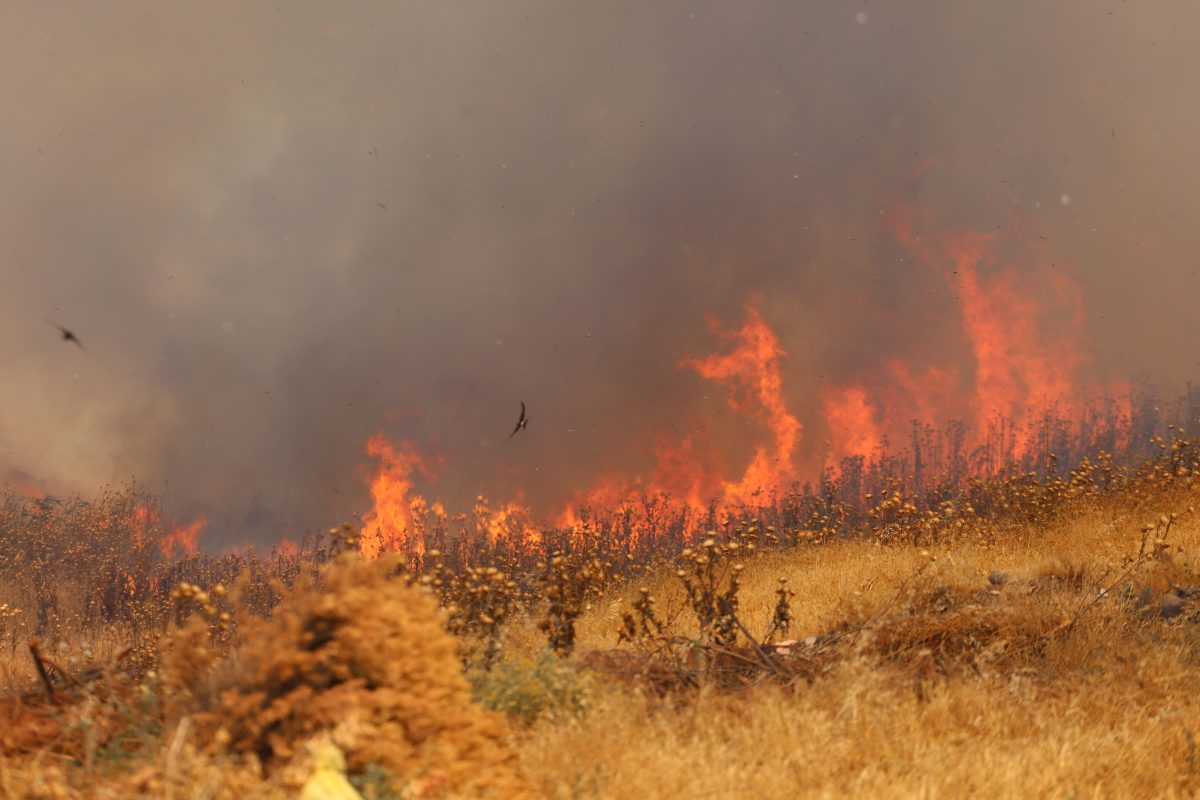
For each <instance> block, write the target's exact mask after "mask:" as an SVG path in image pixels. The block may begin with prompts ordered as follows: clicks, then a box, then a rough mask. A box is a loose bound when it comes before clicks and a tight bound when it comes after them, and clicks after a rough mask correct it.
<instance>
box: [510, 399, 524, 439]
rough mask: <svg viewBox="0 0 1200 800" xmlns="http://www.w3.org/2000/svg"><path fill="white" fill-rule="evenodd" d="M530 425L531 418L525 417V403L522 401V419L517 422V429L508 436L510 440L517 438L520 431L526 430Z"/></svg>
mask: <svg viewBox="0 0 1200 800" xmlns="http://www.w3.org/2000/svg"><path fill="white" fill-rule="evenodd" d="M528 424H529V417H527V416H525V401H524V400H522V401H521V418H520V419H519V420H517V427H515V428H513V432H512V433H510V434H509V435H508V438H510V439H511V438H512V437H514V436H516V435H517V433H518V432H519V431H521V430H522V429H524V428H525V426H526V425H528Z"/></svg>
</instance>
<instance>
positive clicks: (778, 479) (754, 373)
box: [682, 306, 801, 503]
mask: <svg viewBox="0 0 1200 800" xmlns="http://www.w3.org/2000/svg"><path fill="white" fill-rule="evenodd" d="M709 327H710V328H712V330H713V331H714V332H715V333H717V334H718V335H720V336H722V337H724V338H726V339H732V340H734V341H736V342H737V346H736V347H735V348H734V349H733V352H731V353H728V354H726V355H714V356H709V357H708V358H700V359H685V360H684V361H683V364H682V365H683V366H685V367H690V368H691V369H694V370H695V371H696V372H698V373H699V374H700V375H701V376H703V377H705V378H707V379H709V380H714V381H717V382H718V383H721V384H724V385H726V386H729V387H730V388H731V390H732V392H731V394H730V396H729V398H728V403H729V407H730V408H732V409H733V410H734V411H737V412H739V413H745V414H746V415H747V416H751V417H757V418H759V419H760V420H762V421H763V422H764V423H765V424H766V426H767V428H768V430H769V431H770V432H771V442H770V443H768V444H758V445H756V446H755V450H754V458H753V460H751V462H750V464H749V465H748V466H747V467H746V470H745V472H744V473H743V474H742V477H741V478H740V479H739V480H737V481H730V482H725V483H724V485H723V487H722V500H723V501H724V502H725V503H746V502H749V501H750V499H751V497H752V496H753V495H754V494H755V493H756V492H758V491H760V490H767V491H770V490H772V489H775V488H777V487H779V486H782V485H784V484H785V483H786V482H787V481H788V480H789V479H790V478H791V477H792V474H793V469H794V467H793V464H792V456H793V454H794V453H795V450H796V445H797V444H798V443H799V441H800V431H801V426H800V421H799V420H798V419H796V417H795V416H794V415H793V414H792V413H791V412H790V411H788V408H787V403H786V402H785V400H784V396H783V379H782V377H781V376H780V371H779V360H780V358H782V357H783V356H784V355H785V352H784V350H783V348H782V347H780V345H779V337H778V336H776V335H775V331H773V330H771V328H770V327H769V326H768V325H767V323H766V322H765V321H764V320H763V318H762V315H761V314H759V313H758V309H756V308H755V307H754V306H746V322H745V324H744V325H742V327H741V328H740V329H739V330H736V331H723V330H721V327H720V325H719V324H717V322H716V321H714V320H712V319H710V320H709Z"/></svg>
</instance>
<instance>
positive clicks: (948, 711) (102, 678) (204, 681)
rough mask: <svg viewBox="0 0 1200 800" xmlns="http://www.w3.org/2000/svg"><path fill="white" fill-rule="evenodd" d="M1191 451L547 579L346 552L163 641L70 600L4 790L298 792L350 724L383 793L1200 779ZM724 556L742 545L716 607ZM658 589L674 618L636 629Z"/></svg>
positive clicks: (1149, 784) (566, 569)
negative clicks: (1143, 465)
mask: <svg viewBox="0 0 1200 800" xmlns="http://www.w3.org/2000/svg"><path fill="white" fill-rule="evenodd" d="M1164 463H1166V462H1164ZM1168 467H1169V468H1167V467H1162V468H1160V466H1154V465H1151V468H1148V469H1146V470H1144V471H1143V472H1142V473H1140V477H1136V476H1135V477H1133V478H1131V479H1130V480H1128V481H1125V482H1123V483H1122V484H1121V485H1120V486H1119V487H1118V488H1116V489H1113V490H1111V491H1104V492H1100V491H1097V490H1096V486H1097V484H1096V483H1094V482H1091V479H1090V478H1089V479H1088V481H1081V482H1080V483H1079V484H1078V486H1077V487H1075V488H1071V487H1069V486H1067V485H1066V484H1062V485H1059V484H1054V483H1053V482H1052V481H1047V482H1046V483H1042V484H1038V485H1033V484H1028V485H1022V486H1015V484H1009V485H1007V488H1004V487H1001V489H998V490H997V492H998V493H999V492H1007V493H1008V494H1007V495H1003V496H1001V495H1000V494H997V495H996V496H997V497H1001V499H1003V500H1004V502H1010V501H1011V502H1012V503H1013V504H1015V509H1016V510H1015V512H1013V513H998V514H992V515H983V514H982V513H975V512H969V513H962V512H959V511H954V512H951V511H935V510H934V509H933V508H932V507H931V508H930V509H928V510H927V511H921V512H920V513H914V512H905V513H906V514H907V517H905V518H904V519H903V520H902V524H900V523H897V522H896V521H895V520H894V519H890V518H889V519H883V520H882V521H881V522H880V526H881V528H880V529H881V530H882V529H886V531H887V532H888V535H886V536H883V535H876V536H870V537H864V538H862V539H855V540H851V539H838V538H833V539H829V537H825V538H826V541H825V542H824V543H822V544H803V543H801V544H797V545H795V546H763V547H761V548H759V549H757V551H756V552H755V553H754V554H753V555H751V554H749V553H748V552H747V551H748V550H749V548H748V547H747V545H746V544H745V543H746V542H747V541H753V540H754V539H755V537H756V536H759V535H760V534H759V533H757V532H756V528H755V525H754V524H751V523H746V524H745V525H743V526H742V527H741V528H737V529H734V527H733V526H731V528H730V530H729V531H728V532H726V533H725V534H724V535H725V538H724V539H723V540H722V541H723V544H712V545H709V546H704V545H697V546H694V547H693V548H692V549H690V550H689V551H688V552H689V553H690V555H681V556H678V557H676V558H665V559H664V560H662V561H661V562H660V563H659V565H658V566H656V567H654V568H653V569H651V570H649V571H648V572H645V573H641V574H637V575H635V576H634V577H633V578H631V579H629V580H625V581H620V580H617V581H615V582H614V581H613V579H612V576H611V575H610V574H609V573H608V567H606V566H605V565H604V564H603V563H602V561H601V560H598V559H597V558H593V557H592V556H588V555H587V554H579V553H566V554H562V555H561V557H560V558H559V560H558V561H554V559H546V560H544V561H543V562H542V563H541V564H540V565H539V566H538V567H537V568H536V569H535V571H534V572H533V573H532V574H533V578H532V580H531V581H524V580H523V579H522V578H521V577H520V576H517V575H505V574H504V573H502V572H501V571H499V570H497V569H495V568H484V567H480V568H477V569H474V570H467V571H463V572H458V573H453V572H451V571H450V570H448V569H442V568H440V567H439V568H437V569H435V570H434V571H432V572H430V573H428V574H426V575H425V576H424V578H421V579H420V580H419V581H418V579H417V576H410V575H408V574H406V573H405V572H404V571H403V570H402V569H401V568H400V567H401V564H400V561H399V560H397V559H396V558H385V559H381V560H379V561H376V562H372V563H363V562H360V561H357V560H356V559H355V558H352V557H348V556H343V557H341V558H334V557H333V556H330V558H329V559H325V561H326V562H327V563H323V564H310V565H308V566H306V567H305V568H304V569H300V568H298V567H297V568H290V571H288V572H286V573H285V575H286V576H290V579H291V581H292V585H290V586H286V585H284V584H285V582H284V581H282V580H280V579H276V578H271V579H270V580H266V579H264V578H263V577H262V576H261V575H259V576H257V577H256V576H253V575H251V576H248V577H247V578H245V579H244V580H243V582H242V584H241V585H242V587H243V591H244V592H245V593H248V595H249V597H248V599H245V600H243V602H241V603H235V602H233V601H232V598H233V597H234V596H235V595H237V594H238V592H237V591H235V590H232V589H231V591H230V593H229V595H228V596H227V597H224V598H220V597H218V595H217V593H216V592H215V591H207V590H204V589H199V588H197V587H194V586H191V585H189V586H188V587H187V588H186V591H184V592H183V595H186V597H184V596H182V595H180V593H179V592H178V591H177V592H175V597H174V598H173V599H172V600H171V604H170V605H163V606H161V607H158V608H155V609H151V610H150V611H151V612H152V614H151V615H150V616H151V617H152V618H153V619H155V620H158V621H160V622H161V624H163V625H166V626H167V633H166V634H165V635H164V636H162V637H155V639H154V646H153V648H152V649H153V652H150V653H148V654H146V659H147V660H144V661H138V662H136V663H129V662H125V661H120V660H118V659H116V658H115V656H116V655H117V653H118V652H119V650H120V645H121V643H122V642H124V641H126V640H127V638H128V633H129V631H128V629H127V627H122V626H121V625H116V626H114V628H113V629H112V630H111V631H110V629H109V628H106V627H105V626H104V624H103V620H102V619H100V618H91V617H89V618H87V622H88V624H87V625H81V626H79V627H78V628H77V629H76V630H75V635H74V638H72V636H71V635H70V633H71V631H70V629H67V628H62V627H61V623H60V631H61V638H62V639H63V641H64V642H66V643H67V646H66V648H65V650H63V651H62V653H61V654H60V653H59V650H58V649H57V648H47V649H48V650H50V652H48V653H47V654H46V655H47V658H48V659H49V660H48V661H46V664H44V665H43V666H46V665H49V667H48V668H49V669H50V670H51V674H54V673H58V674H59V678H60V679H59V681H58V683H56V684H53V685H52V691H53V693H54V696H53V697H52V698H50V697H47V694H48V693H49V692H48V691H47V690H46V687H45V686H41V685H39V684H38V683H37V682H35V681H34V680H33V679H32V677H31V676H32V674H33V672H32V670H31V665H32V664H33V661H32V659H31V658H30V656H29V653H28V652H27V651H24V650H21V649H19V648H17V647H15V646H11V645H10V649H9V652H8V654H7V658H9V659H10V660H11V661H10V667H9V672H10V675H11V680H12V685H13V686H14V688H15V689H16V690H17V691H15V692H13V693H10V694H9V695H7V696H6V697H4V698H3V699H0V792H2V793H3V794H4V795H5V796H11V797H61V798H85V797H97V798H101V797H103V798H109V797H111V798H117V797H129V796H133V795H136V794H139V793H140V794H149V795H151V796H162V797H175V798H185V797H196V798H200V797H205V798H208V797H251V796H253V797H294V796H296V793H297V791H298V790H299V789H300V787H302V786H304V785H305V784H306V783H307V782H308V781H309V780H310V779H312V778H313V776H314V775H317V774H321V770H322V769H325V768H324V767H319V766H318V761H317V756H316V753H318V752H323V751H321V748H323V747H326V746H327V745H328V743H329V742H333V743H334V744H336V745H337V746H338V747H339V748H340V751H341V752H342V753H344V754H345V756H346V762H347V775H348V777H349V778H350V779H352V780H353V781H355V783H356V785H357V786H358V789H359V791H360V792H362V794H363V796H367V797H380V798H397V797H403V798H415V797H428V798H437V797H441V798H450V797H464V798H466V797H484V796H489V795H488V792H490V793H491V794H490V796H495V797H519V796H532V797H548V798H623V797H637V798H702V797H713V798H725V797H731V798H741V797H746V798H774V797H780V798H782V797H788V798H790V797H826V796H828V797H844V796H854V797H964V796H971V797H977V796H982V797H1030V796H1036V797H1061V798H1068V797H1190V796H1197V795H1198V794H1200V754H1198V753H1197V749H1198V745H1197V737H1198V736H1200V693H1197V691H1196V690H1197V688H1200V681H1197V672H1198V669H1200V625H1198V624H1197V621H1196V620H1200V560H1198V559H1200V520H1198V519H1197V518H1196V517H1195V515H1194V514H1192V513H1189V512H1188V511H1187V509H1188V508H1189V506H1191V505H1193V504H1195V503H1196V500H1197V499H1198V497H1200V486H1198V485H1197V482H1196V480H1195V479H1194V477H1192V475H1193V474H1194V467H1195V465H1194V464H1193V465H1191V466H1188V467H1187V468H1186V470H1184V471H1181V470H1182V469H1183V468H1181V467H1178V465H1173V466H1172V465H1170V464H1168ZM1014 486H1015V488H1014ZM1175 512H1178V514H1179V516H1177V517H1174V518H1173V517H1172V514H1174V513H1175ZM891 513H892V512H891V511H889V510H887V509H885V514H884V515H885V516H886V514H891ZM922 515H923V516H922ZM897 532H899V534H897ZM714 541H715V540H714ZM797 541H803V539H802V537H798V538H797ZM735 542H736V543H738V546H737V547H735V548H730V547H729V544H730V543H735ZM348 544H349V545H350V546H352V543H348ZM556 564H557V566H556ZM735 564H740V566H741V569H740V570H736V569H734V565H735ZM583 565H591V566H587V568H586V569H583V568H582V566H583ZM309 567H311V569H310V568H309ZM710 567H712V569H711V570H709V568H710ZM705 570H709V571H710V572H711V574H712V576H713V577H712V578H711V580H710V581H709V583H708V584H706V585H705V586H707V587H708V588H710V589H712V590H713V592H715V594H714V595H713V596H714V597H716V596H717V595H720V594H721V593H729V592H731V591H732V590H731V589H730V588H729V587H730V586H731V585H732V584H730V582H729V581H730V577H731V576H733V575H736V576H737V580H736V582H735V583H736V587H735V588H736V592H734V594H735V595H736V604H735V605H734V606H733V609H734V610H733V611H728V608H729V607H728V606H727V607H726V608H727V610H726V611H721V612H719V613H718V618H715V621H710V624H709V627H708V628H705V627H704V626H703V625H702V624H701V622H700V617H701V616H702V615H701V613H700V612H699V611H697V600H696V597H697V592H699V590H700V589H701V588H704V587H703V586H701V584H702V583H703V582H704V581H705V580H709V579H707V578H704V577H703V575H704V574H707V573H705V572H704V571H705ZM150 574H151V575H152V576H153V575H155V574H168V573H153V572H151V573H150ZM573 576H580V578H579V582H573V580H574V578H573ZM586 576H590V577H587V580H586V581H585V580H584V579H583V578H584V577H586ZM780 578H785V579H786V580H787V586H788V587H790V588H791V589H792V590H794V592H795V596H794V598H792V601H791V604H790V609H789V616H790V620H789V622H788V629H787V631H786V632H777V633H775V634H773V636H772V638H771V639H770V640H767V639H765V638H764V637H763V635H762V632H763V631H767V630H768V629H771V628H772V625H773V620H777V618H778V617H777V615H778V601H779V596H780V595H779V588H780V583H779V579H780ZM419 582H423V583H425V584H426V586H428V587H429V588H428V589H425V588H422V587H421V586H419V585H418V583H419ZM689 586H690V587H691V592H692V593H691V594H689V590H688V587H689ZM539 587H540V589H539ZM1193 589H1194V590H1196V591H1195V592H1194V593H1193V591H1192V590H1193ZM539 591H540V592H541V594H540V595H539ZM264 593H265V594H264ZM1167 595H1170V597H1171V598H1173V599H1171V600H1170V602H1171V603H1172V604H1173V606H1172V610H1173V611H1174V612H1178V613H1173V615H1172V616H1171V617H1170V618H1169V619H1167V618H1164V616H1163V614H1162V613H1161V605H1160V604H1161V603H1162V602H1163V599H1164V596H1167ZM264 597H265V598H266V599H264ZM646 597H651V598H653V600H654V603H655V605H654V608H655V614H656V615H657V619H658V621H659V622H661V623H662V626H663V627H662V630H661V631H660V632H658V633H656V634H655V635H654V636H651V637H647V638H644V639H637V638H635V639H634V640H632V641H630V640H626V641H624V642H619V641H618V636H619V634H620V632H621V631H622V630H623V626H624V625H625V617H626V615H636V614H638V613H641V612H639V611H638V610H637V608H638V605H639V604H642V607H643V608H644V598H646ZM718 599H720V598H719V597H718ZM437 600H440V601H441V603H442V604H443V606H445V607H444V608H442V609H440V610H439V609H438V607H437V602H436V601H437ZM187 608H191V609H196V610H198V611H199V614H197V615H194V616H192V617H191V620H190V621H187V620H185V619H183V615H182V613H181V612H182V611H183V610H184V609H187ZM266 612H270V613H269V614H268V613H266ZM226 613H227V614H229V615H230V616H229V617H228V618H227V619H226V618H223V617H222V616H221V615H222V614H226ZM734 616H735V617H736V624H737V625H740V626H742V627H740V628H737V629H736V631H735V632H734V633H733V634H730V633H729V631H730V630H733V629H731V628H729V627H728V626H727V625H726V627H724V628H723V627H721V626H722V625H725V624H726V623H729V622H730V621H731V619H732V617H734ZM548 622H549V623H552V624H548ZM564 626H566V627H564ZM447 627H449V629H450V630H451V631H453V635H452V634H451V633H449V632H447V630H446V628H447ZM755 636H756V637H758V638H757V639H755V638H752V637H755ZM85 637H86V646H85V642H84V638H85ZM105 637H108V638H107V639H105ZM781 639H784V640H787V641H786V642H784V643H780V641H779V640H781ZM101 640H105V641H107V642H108V644H107V645H105V647H103V648H102V647H101V646H100V645H98V644H97V642H98V641H101ZM548 640H549V644H552V645H553V646H554V648H555V649H557V650H558V651H559V653H560V655H553V654H551V653H550V652H549V648H548ZM572 648H573V650H572ZM100 650H103V652H105V653H111V654H112V657H102V656H101V655H99V654H98V653H97V652H94V651H100ZM89 653H90V655H88V654H89ZM84 656H87V657H86V658H85V657H84ZM73 658H77V659H79V660H78V661H72V660H71V659H73ZM464 660H465V662H466V669H465V670H464ZM22 661H23V663H24V666H20V662H22ZM84 661H91V662H96V661H99V662H102V664H103V666H104V668H103V669H100V670H98V671H96V672H94V673H87V674H88V675H89V676H90V677H88V678H87V679H83V676H84V675H85V672H84V670H83V666H84V663H83V662H84ZM51 662H53V664H51ZM76 682H78V683H76ZM472 694H473V695H474V698H475V701H476V702H472V700H471V695H472ZM483 706H486V707H487V708H489V709H492V710H493V711H490V712H489V711H487V710H485V708H483ZM495 712H502V714H507V715H508V717H509V718H508V719H507V720H505V719H503V717H502V715H501V714H498V713H495ZM326 771H328V770H326ZM335 772H337V773H338V777H340V776H341V771H340V770H335Z"/></svg>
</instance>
